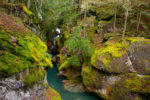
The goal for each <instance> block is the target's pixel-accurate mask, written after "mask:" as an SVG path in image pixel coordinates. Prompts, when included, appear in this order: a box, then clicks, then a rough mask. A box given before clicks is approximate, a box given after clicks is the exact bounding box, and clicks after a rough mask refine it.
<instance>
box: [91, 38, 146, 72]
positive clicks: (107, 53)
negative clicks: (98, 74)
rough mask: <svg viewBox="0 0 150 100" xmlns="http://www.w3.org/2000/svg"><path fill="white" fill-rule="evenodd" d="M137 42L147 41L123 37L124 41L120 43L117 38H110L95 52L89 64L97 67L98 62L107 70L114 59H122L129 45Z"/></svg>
mask: <svg viewBox="0 0 150 100" xmlns="http://www.w3.org/2000/svg"><path fill="white" fill-rule="evenodd" d="M139 41H148V39H144V38H138V37H125V38H124V40H122V41H121V38H120V37H119V36H118V37H117V38H112V39H110V40H108V41H107V42H105V43H104V46H103V47H101V48H99V49H96V50H95V53H94V55H92V58H91V64H92V65H93V66H97V65H96V62H97V60H99V61H101V62H102V63H103V65H104V66H105V69H108V68H109V64H110V63H111V61H112V60H113V59H114V58H120V57H122V56H123V55H124V54H125V53H126V52H127V50H128V49H129V47H130V45H131V44H133V43H134V42H139Z"/></svg>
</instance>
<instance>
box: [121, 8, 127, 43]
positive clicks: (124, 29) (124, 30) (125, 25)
mask: <svg viewBox="0 0 150 100" xmlns="http://www.w3.org/2000/svg"><path fill="white" fill-rule="evenodd" d="M128 14H129V9H128V7H127V8H126V13H125V22H124V28H123V34H122V40H123V38H124V36H125V32H126V28H127V21H128Z"/></svg>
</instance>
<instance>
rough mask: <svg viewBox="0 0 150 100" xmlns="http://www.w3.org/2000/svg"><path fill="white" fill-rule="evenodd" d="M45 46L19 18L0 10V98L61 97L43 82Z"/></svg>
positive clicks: (49, 64) (38, 99)
mask: <svg viewBox="0 0 150 100" xmlns="http://www.w3.org/2000/svg"><path fill="white" fill-rule="evenodd" d="M46 52H47V46H46V45H45V44H44V43H43V42H42V41H41V40H40V39H39V37H37V36H36V35H35V33H33V32H31V31H30V30H29V29H27V28H26V27H25V26H24V25H23V24H22V21H21V20H20V19H18V18H17V17H14V16H12V15H7V14H6V13H0V100H24V99H27V100H48V99H50V100H56V99H57V100H61V97H60V95H59V94H58V93H57V92H56V91H55V90H53V89H52V88H50V87H49V86H47V83H45V82H44V78H45V77H46V71H45V68H46V67H52V62H51V58H50V57H49V55H48V54H47V53H46Z"/></svg>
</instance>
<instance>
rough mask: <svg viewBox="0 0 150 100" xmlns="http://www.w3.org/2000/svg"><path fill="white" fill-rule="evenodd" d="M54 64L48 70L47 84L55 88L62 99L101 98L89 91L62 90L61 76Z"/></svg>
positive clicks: (84, 99) (92, 99)
mask: <svg viewBox="0 0 150 100" xmlns="http://www.w3.org/2000/svg"><path fill="white" fill-rule="evenodd" d="M57 73H58V70H57V67H56V65H54V67H53V68H52V69H49V70H48V73H47V81H48V84H49V86H51V87H52V88H53V89H55V90H56V91H57V92H58V93H59V94H60V95H61V97H62V100H102V99H100V98H99V97H98V96H97V95H95V94H91V93H72V92H68V91H66V90H64V88H63V84H62V78H61V77H60V76H57Z"/></svg>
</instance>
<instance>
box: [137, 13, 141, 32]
mask: <svg viewBox="0 0 150 100" xmlns="http://www.w3.org/2000/svg"><path fill="white" fill-rule="evenodd" d="M137 15H138V14H137ZM141 16H142V12H141V11H140V14H139V17H138V16H137V17H138V18H137V27H136V32H137V33H138V32H139V26H140V22H141Z"/></svg>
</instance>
